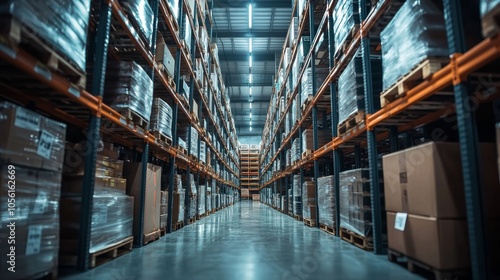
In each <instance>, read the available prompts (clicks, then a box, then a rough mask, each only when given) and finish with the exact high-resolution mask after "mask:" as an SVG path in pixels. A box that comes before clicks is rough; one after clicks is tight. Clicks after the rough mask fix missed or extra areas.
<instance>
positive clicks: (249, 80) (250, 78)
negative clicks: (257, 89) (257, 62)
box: [248, 74, 253, 83]
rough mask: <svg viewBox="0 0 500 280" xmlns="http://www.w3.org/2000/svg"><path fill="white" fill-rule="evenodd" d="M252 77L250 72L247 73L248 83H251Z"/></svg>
mask: <svg viewBox="0 0 500 280" xmlns="http://www.w3.org/2000/svg"><path fill="white" fill-rule="evenodd" d="M252 78H253V77H252V74H250V75H248V82H249V83H252V80H253V79H252Z"/></svg>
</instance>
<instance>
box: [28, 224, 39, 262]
mask: <svg viewBox="0 0 500 280" xmlns="http://www.w3.org/2000/svg"><path fill="white" fill-rule="evenodd" d="M41 243H42V226H30V227H29V228H28V239H27V240H26V256H29V255H33V254H38V253H40V245H41Z"/></svg>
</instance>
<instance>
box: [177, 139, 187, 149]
mask: <svg viewBox="0 0 500 280" xmlns="http://www.w3.org/2000/svg"><path fill="white" fill-rule="evenodd" d="M177 141H178V143H179V147H181V148H183V149H184V150H186V151H187V144H186V141H184V140H182V138H180V137H178V138H177Z"/></svg>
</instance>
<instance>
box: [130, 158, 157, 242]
mask: <svg viewBox="0 0 500 280" xmlns="http://www.w3.org/2000/svg"><path fill="white" fill-rule="evenodd" d="M142 166H143V165H142V163H129V162H126V163H125V164H124V166H123V171H124V174H125V176H126V177H127V194H128V195H130V196H133V197H134V236H136V238H137V237H138V236H139V235H140V234H148V233H151V232H153V231H155V230H157V229H159V228H160V198H161V195H160V186H161V167H159V166H156V165H153V164H150V163H148V164H147V174H146V192H145V198H144V226H143V229H142V231H141V230H140V228H139V221H140V219H141V217H140V216H139V207H140V194H141V177H142Z"/></svg>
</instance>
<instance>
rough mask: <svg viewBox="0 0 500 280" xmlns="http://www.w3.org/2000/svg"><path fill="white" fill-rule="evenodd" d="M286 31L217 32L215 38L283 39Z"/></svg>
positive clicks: (248, 30)
mask: <svg viewBox="0 0 500 280" xmlns="http://www.w3.org/2000/svg"><path fill="white" fill-rule="evenodd" d="M287 32H288V30H286V29H283V30H272V31H269V30H265V29H263V30H250V29H247V30H240V31H234V30H233V31H231V30H217V31H216V32H215V37H217V38H250V37H252V38H285V37H286V33H287Z"/></svg>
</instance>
